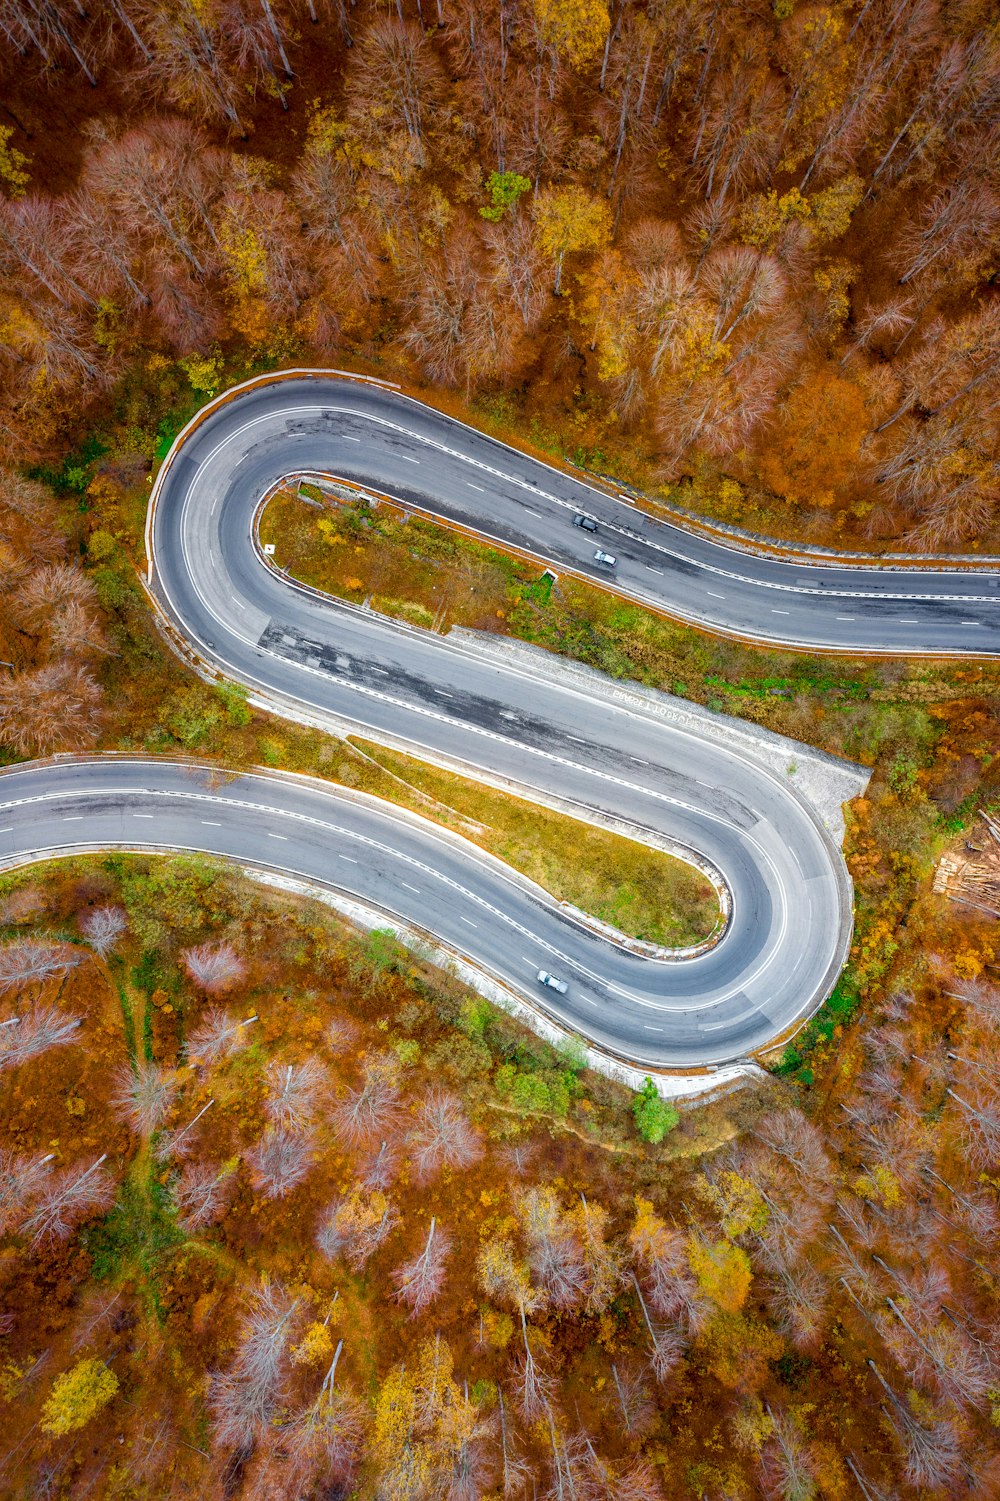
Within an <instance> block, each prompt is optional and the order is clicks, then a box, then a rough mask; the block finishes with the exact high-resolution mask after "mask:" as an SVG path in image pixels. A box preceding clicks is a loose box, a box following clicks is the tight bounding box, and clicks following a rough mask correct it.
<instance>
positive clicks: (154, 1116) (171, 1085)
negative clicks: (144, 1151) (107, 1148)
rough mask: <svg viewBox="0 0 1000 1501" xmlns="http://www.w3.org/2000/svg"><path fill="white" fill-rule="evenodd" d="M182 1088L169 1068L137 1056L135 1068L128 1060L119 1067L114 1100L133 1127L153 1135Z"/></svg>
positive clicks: (112, 1098) (139, 1131) (113, 1094)
mask: <svg viewBox="0 0 1000 1501" xmlns="http://www.w3.org/2000/svg"><path fill="white" fill-rule="evenodd" d="M178 1088H179V1085H178V1081H177V1079H176V1078H175V1077H174V1075H173V1073H172V1072H171V1071H170V1070H169V1069H165V1068H161V1066H160V1065H159V1064H158V1063H153V1062H147V1061H146V1060H145V1059H137V1060H136V1063H135V1066H134V1068H133V1067H130V1066H129V1065H128V1064H126V1065H125V1066H124V1067H123V1068H122V1069H121V1070H120V1071H119V1074H118V1076H117V1078H116V1080H115V1086H114V1090H113V1092H112V1095H111V1103H112V1104H113V1105H116V1106H117V1107H118V1108H119V1109H120V1110H121V1111H122V1113H123V1114H124V1115H125V1116H126V1118H127V1119H128V1121H129V1123H130V1124H131V1126H132V1129H133V1131H135V1132H137V1133H138V1135H140V1136H149V1135H150V1134H151V1133H152V1132H153V1131H156V1130H158V1129H159V1127H160V1126H162V1125H163V1122H164V1121H165V1120H166V1118H167V1115H168V1114H169V1112H170V1107H171V1105H172V1104H173V1102H174V1099H175V1097H176V1094H177V1090H178Z"/></svg>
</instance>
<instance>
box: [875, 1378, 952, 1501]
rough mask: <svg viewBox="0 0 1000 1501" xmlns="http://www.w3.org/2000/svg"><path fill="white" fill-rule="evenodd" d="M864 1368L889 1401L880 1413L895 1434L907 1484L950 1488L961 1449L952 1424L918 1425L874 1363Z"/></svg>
mask: <svg viewBox="0 0 1000 1501" xmlns="http://www.w3.org/2000/svg"><path fill="white" fill-rule="evenodd" d="M868 1366H869V1369H870V1370H871V1371H872V1373H873V1375H874V1376H875V1377H876V1379H877V1381H878V1383H879V1385H880V1386H881V1388H882V1390H883V1391H884V1392H885V1394H886V1396H887V1397H888V1399H889V1407H888V1408H886V1407H883V1409H882V1411H883V1412H884V1413H885V1415H886V1417H887V1418H888V1419H889V1421H890V1423H891V1424H892V1426H893V1428H894V1429H895V1430H896V1434H897V1437H898V1438H899V1442H900V1444H901V1446H902V1449H903V1452H904V1454H905V1456H906V1479H907V1481H908V1483H909V1484H910V1485H912V1486H915V1487H918V1488H922V1487H929V1488H931V1489H935V1490H936V1489H938V1488H944V1487H946V1486H947V1487H949V1488H950V1487H952V1486H954V1484H955V1483H956V1482H957V1480H958V1478H959V1476H960V1475H961V1473H962V1459H961V1449H960V1445H959V1438H958V1432H957V1430H956V1428H955V1425H954V1423H951V1422H950V1421H948V1419H945V1418H934V1419H932V1420H931V1421H930V1422H928V1423H923V1422H921V1421H920V1419H919V1418H917V1417H916V1416H915V1415H914V1413H913V1412H912V1411H911V1410H910V1407H909V1406H908V1404H907V1403H906V1402H904V1401H902V1400H901V1398H899V1397H897V1396H896V1393H895V1392H894V1391H893V1389H892V1387H891V1386H890V1385H889V1383H888V1382H887V1381H886V1379H885V1377H884V1376H883V1375H882V1373H881V1371H880V1370H879V1368H878V1366H877V1365H876V1364H875V1362H874V1360H869V1361H868Z"/></svg>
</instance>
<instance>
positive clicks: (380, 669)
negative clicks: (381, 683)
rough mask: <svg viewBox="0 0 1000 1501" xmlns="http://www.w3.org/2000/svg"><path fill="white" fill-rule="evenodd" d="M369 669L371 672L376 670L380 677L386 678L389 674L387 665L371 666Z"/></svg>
mask: <svg viewBox="0 0 1000 1501" xmlns="http://www.w3.org/2000/svg"><path fill="white" fill-rule="evenodd" d="M371 670H372V672H377V673H378V675H379V677H381V678H387V677H388V676H389V669H388V667H373V668H372V669H371Z"/></svg>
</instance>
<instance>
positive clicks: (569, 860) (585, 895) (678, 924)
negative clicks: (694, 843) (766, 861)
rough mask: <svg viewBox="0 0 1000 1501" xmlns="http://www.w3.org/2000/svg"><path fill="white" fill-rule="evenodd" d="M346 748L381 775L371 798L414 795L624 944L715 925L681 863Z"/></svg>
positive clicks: (366, 749) (715, 908) (707, 888)
mask: <svg viewBox="0 0 1000 1501" xmlns="http://www.w3.org/2000/svg"><path fill="white" fill-rule="evenodd" d="M351 745H352V746H354V748H355V750H356V753H357V757H358V762H357V764H358V769H359V771H360V770H361V769H362V768H363V767H364V764H365V763H364V761H363V760H362V757H364V758H366V759H367V761H368V769H369V770H370V771H371V772H376V771H377V768H381V769H382V770H383V778H382V785H379V786H378V787H376V786H374V785H373V786H371V788H370V790H371V791H372V792H375V791H377V792H378V793H379V795H380V796H383V797H386V796H388V797H393V798H394V799H395V800H396V801H400V800H401V799H400V797H399V792H400V791H405V790H406V789H409V790H410V792H411V794H412V793H413V792H414V791H415V792H416V793H417V796H416V797H414V796H412V795H411V796H410V797H409V798H408V799H407V802H408V804H409V806H411V807H413V808H415V809H416V810H417V811H418V812H420V813H423V814H425V815H426V816H428V817H431V818H434V819H435V820H436V821H437V822H441V823H447V824H448V825H449V826H450V827H452V828H453V829H455V831H456V832H458V833H461V834H463V835H465V837H466V838H468V839H471V840H472V841H473V842H474V843H476V844H478V845H481V846H482V848H483V849H487V850H489V851H490V853H491V854H494V855H497V856H499V858H500V859H501V860H505V861H506V862H507V864H508V865H512V866H513V867H514V869H515V870H519V871H521V873H522V874H523V875H526V876H528V877H529V878H530V879H531V880H533V881H537V882H538V884H539V886H543V887H544V888H545V890H546V891H548V892H550V893H551V894H552V895H553V896H554V897H556V898H557V899H558V900H559V901H565V902H572V903H573V905H574V906H575V907H579V908H580V909H581V910H582V911H584V912H588V913H590V915H591V916H593V917H598V918H600V919H601V921H602V922H607V923H611V924H612V925H613V926H614V927H616V928H618V929H619V930H620V931H621V932H623V933H627V934H629V935H630V936H631V937H633V938H644V939H647V940H649V941H650V942H653V943H662V944H666V945H668V946H670V947H683V946H686V945H688V944H692V943H698V942H700V941H701V940H702V939H703V938H706V937H707V936H708V935H709V934H710V933H711V932H712V931H713V929H714V928H715V926H716V925H717V923H719V922H720V920H721V915H720V912H719V903H718V899H717V897H716V894H715V891H714V889H713V887H712V885H711V883H710V882H709V881H707V880H706V879H705V877H704V876H703V875H702V874H701V872H700V871H698V870H697V869H695V868H694V867H693V866H690V865H688V864H686V863H685V862H684V861H683V860H675V859H674V858H672V856H670V855H666V854H663V853H662V852H661V851H659V850H654V849H650V848H649V846H648V845H644V844H638V843H637V842H635V841H634V840H631V839H624V838H622V837H621V835H619V834H613V833H611V832H609V831H607V830H605V829H599V828H595V827H593V826H592V825H590V824H585V823H579V822H577V820H576V819H575V818H567V817H566V816H565V815H564V814H562V813H554V812H552V811H550V810H549V809H547V808H540V807H539V806H538V805H537V804H536V803H529V802H525V801H524V800H523V799H521V798H518V797H510V796H509V795H508V794H506V793H503V792H498V791H496V790H494V789H493V788H491V787H484V786H482V785H481V784H480V783H478V782H474V781H470V780H466V778H464V777H458V776H455V775H453V774H452V773H451V772H447V771H441V770H439V769H438V768H437V767H434V766H428V765H427V764H426V763H425V762H423V761H418V760H416V759H414V758H412V757H409V756H401V755H396V754H394V753H392V752H389V751H386V750H384V749H382V747H381V746H375V745H367V744H364V743H363V742H361V741H351ZM344 770H345V768H344V767H343V766H341V767H340V769H339V773H338V780H340V781H343V780H344ZM386 774H387V776H386ZM389 778H391V779H393V780H392V782H391V783H390V784H389V785H388V786H386V781H387V780H388V779H389ZM359 780H360V779H359Z"/></svg>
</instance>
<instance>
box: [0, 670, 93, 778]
mask: <svg viewBox="0 0 1000 1501" xmlns="http://www.w3.org/2000/svg"><path fill="white" fill-rule="evenodd" d="M103 701H104V695H103V692H102V690H101V688H100V686H99V685H98V683H97V682H96V681H95V679H94V678H93V676H92V675H91V673H90V672H88V671H87V669H86V668H85V667H80V666H78V665H75V664H73V663H72V662H66V661H63V662H48V663H46V664H45V665H44V666H43V667H36V668H32V669H27V670H26V671H24V672H15V673H13V674H12V675H11V676H10V677H9V678H6V679H4V680H2V681H0V740H4V741H6V742H7V744H8V745H10V746H12V747H13V748H14V750H15V751H17V753H18V755H22V756H27V755H31V753H32V752H34V751H37V752H40V753H41V754H42V755H48V754H49V753H50V752H51V751H57V750H80V749H82V748H83V747H84V746H87V745H91V744H92V743H93V741H94V740H95V739H96V738H97V733H98V731H99V729H100V726H101V711H102V705H103Z"/></svg>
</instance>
